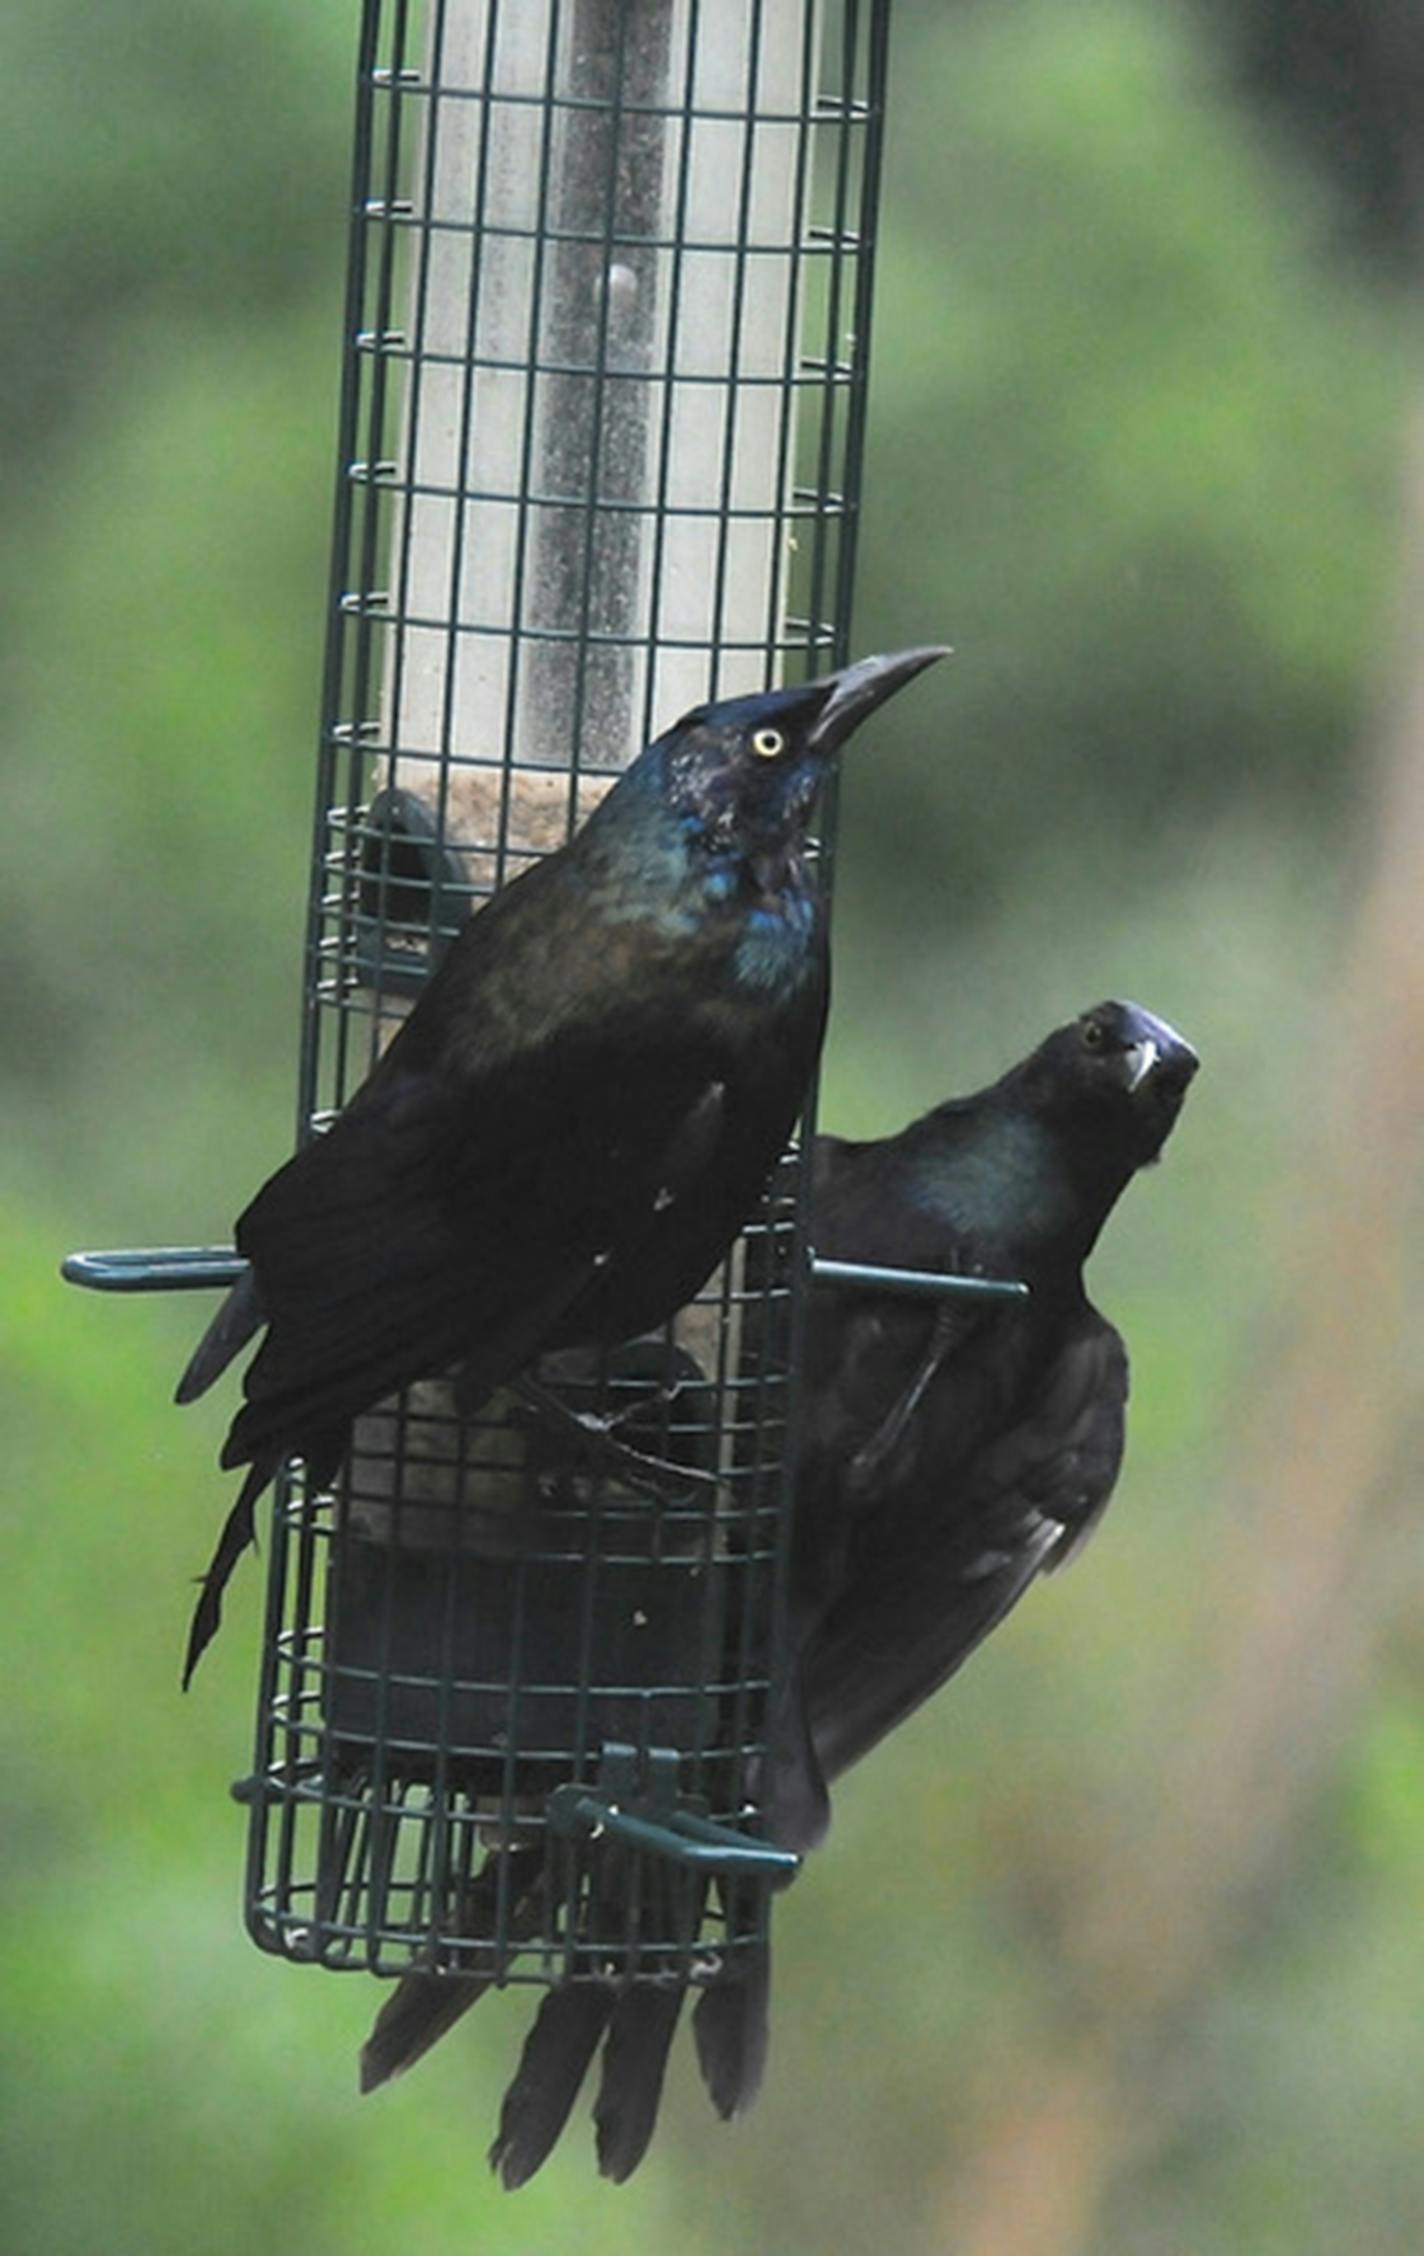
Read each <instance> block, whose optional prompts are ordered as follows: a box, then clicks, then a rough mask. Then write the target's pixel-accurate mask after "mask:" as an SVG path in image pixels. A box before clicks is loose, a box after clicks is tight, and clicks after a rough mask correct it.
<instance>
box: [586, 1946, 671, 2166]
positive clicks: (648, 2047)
mask: <svg viewBox="0 0 1424 2256" xmlns="http://www.w3.org/2000/svg"><path fill="white" fill-rule="evenodd" d="M682 1995H683V1993H682V1984H681V1983H680V1982H634V1983H633V1984H632V1985H631V1987H630V1988H628V1989H626V1990H624V1991H623V1992H622V1994H621V1995H620V1997H619V1999H618V2002H617V2004H616V2005H615V2007H614V2009H613V2018H612V2020H611V2022H610V2023H609V2028H608V2040H607V2042H606V2044H605V2045H604V2048H603V2079H602V2082H601V2083H600V2085H599V2091H598V2100H597V2103H596V2105H595V2107H594V2110H593V2120H594V2123H595V2125H596V2127H597V2137H598V2167H599V2169H600V2170H601V2171H602V2172H603V2175H604V2177H605V2178H612V2180H613V2182H614V2184H615V2185H621V2184H622V2183H623V2180H624V2179H625V2178H630V2177H631V2176H632V2175H633V2172H634V2171H635V2170H636V2169H637V2167H638V2164H639V2163H640V2162H641V2161H642V2159H643V2156H644V2155H645V2154H646V2153H647V2151H648V2142H649V2140H650V2139H651V2138H652V2135H653V2132H654V2130H655V2129H656V2127H657V2120H658V2103H659V2101H660V2100H661V2098H662V2095H663V2079H664V2077H665V2076H666V2074H667V2064H668V2053H669V2051H670V2050H671V2047H672V2040H673V2033H674V2031H675V2030H676V2028H677V2019H678V2015H679V2014H680V2013H681V2011H682Z"/></svg>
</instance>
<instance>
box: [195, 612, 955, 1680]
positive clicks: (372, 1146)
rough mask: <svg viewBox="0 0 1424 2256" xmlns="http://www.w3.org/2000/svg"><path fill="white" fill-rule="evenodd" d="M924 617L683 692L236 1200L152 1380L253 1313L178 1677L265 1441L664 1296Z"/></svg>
mask: <svg viewBox="0 0 1424 2256" xmlns="http://www.w3.org/2000/svg"><path fill="white" fill-rule="evenodd" d="M943 655H944V653H943V651H942V650H941V649H939V648H932V649H921V650H909V651H902V652H900V653H898V654H897V655H895V656H893V657H886V658H867V659H865V660H863V661H862V662H861V663H860V664H859V665H855V666H851V667H848V668H846V669H844V670H843V671H842V672H840V673H837V674H831V675H828V676H826V677H824V678H823V679H821V680H819V681H815V682H810V683H806V684H804V685H802V686H800V687H797V688H794V689H783V690H775V691H771V692H768V693H766V694H764V695H761V696H753V697H741V698H735V699H731V700H728V701H725V702H723V703H721V704H716V705H707V706H701V707H698V708H697V709H696V710H695V711H694V712H691V713H689V714H687V715H686V716H685V717H684V718H683V719H682V720H680V721H679V722H677V724H676V725H675V726H674V727H673V728H671V729H669V730H668V731H667V732H666V734H665V735H663V736H661V737H659V738H658V739H657V741H656V742H655V743H654V744H651V745H650V746H649V747H648V748H647V750H646V751H645V752H643V753H641V754H640V755H639V757H638V758H637V759H636V760H635V761H634V762H633V764H632V766H631V767H629V768H628V769H627V770H626V772H625V773H624V774H623V775H622V776H621V777H620V778H619V780H618V782H617V783H616V784H615V786H614V788H613V789H612V790H611V791H610V792H609V794H608V796H607V797H606V798H605V799H604V800H603V802H602V803H601V805H600V806H599V807H598V808H597V810H596V811H595V813H594V814H593V815H591V816H590V817H589V819H588V821H587V822H586V823H585V825H584V827H583V829H582V830H581V831H580V832H579V833H578V835H577V836H576V837H575V838H574V839H573V840H572V841H571V842H570V843H569V844H568V845H567V846H565V847H563V848H561V849H560V850H559V851H558V852H557V853H554V854H550V855H548V856H547V857H546V858H545V859H544V860H543V861H541V862H539V863H537V864H536V865H535V866H534V867H533V868H532V869H530V870H528V871H526V872H525V873H524V875H523V876H521V877H519V878H518V879H516V880H515V882H514V883H512V884H510V885H507V886H506V887H505V888H504V889H503V890H502V891H501V892H499V893H497V894H496V895H495V896H494V898H493V899H492V900H491V901H489V902H487V903H486V904H485V905H484V906H483V907H482V908H481V909H480V910H479V912H478V913H477V914H476V915H475V916H473V917H472V918H471V919H470V921H469V923H468V924H467V925H466V926H465V927H464V929H463V931H462V932H461V933H460V935H459V937H458V938H457V939H456V941H455V942H454V944H453V946H452V947H451V949H450V951H449V953H448V955H447V956H446V957H445V960H444V961H443V963H442V964H441V966H440V968H439V970H438V971H437V972H436V973H435V974H434V976H433V978H432V979H431V980H430V983H429V985H428V986H427V987H426V988H425V989H424V990H423V992H422V994H421V996H420V1000H419V1001H418V1003H417V1005H416V1007H415V1009H414V1010H413V1011H412V1013H411V1015H410V1017H409V1018H408V1019H407V1020H406V1022H405V1024H404V1025H403V1026H402V1027H401V1029H400V1031H399V1033H398V1034H397V1035H396V1037H395V1039H394V1041H393V1042H392V1043H391V1045H390V1047H389V1049H388V1050H387V1051H386V1052H385V1054H384V1056H383V1057H382V1058H381V1059H380V1062H379V1063H378V1064H377V1065H376V1067H375V1069H374V1071H373V1072H372V1073H371V1075H370V1077H369V1078H368V1079H367V1080H366V1081H365V1082H364V1083H363V1085H362V1086H361V1087H360V1088H359V1089H358V1090H357V1091H356V1094H355V1095H354V1096H353V1097H352V1099H351V1101H350V1103H349V1104H348V1105H347V1106H346V1108H345V1110H344V1111H343V1112H342V1113H341V1114H340V1115H339V1117H338V1118H337V1119H336V1121H335V1122H334V1123H333V1125H332V1127H331V1129H330V1130H329V1132H328V1133H327V1134H326V1135H325V1136H323V1137H321V1138H319V1139H318V1140H317V1141H315V1142H313V1143H311V1144H309V1145H307V1146H306V1147H305V1148H304V1149H303V1150H302V1151H299V1152H298V1153H297V1155H296V1156H295V1158H293V1159H291V1160H289V1161H288V1162H287V1164H286V1166H285V1167H282V1168H280V1169H279V1170H278V1172H277V1173H276V1174H275V1175H274V1176H273V1177H272V1178H271V1180H270V1181H269V1182H268V1183H267V1184H266V1185H265V1186H264V1187H263V1189H262V1190H261V1191H259V1193H258V1195H257V1197H256V1198H255V1199H254V1200H253V1202H252V1204H251V1205H250V1206H249V1207H248V1208H247V1210H246V1212H245V1213H244V1214H243V1215H242V1216H241V1218H240V1220H239V1222H238V1224H237V1246H238V1250H239V1252H240V1253H242V1254H243V1255H244V1256H245V1257H246V1259H247V1261H248V1263H249V1268H248V1271H247V1274H246V1276H245V1277H244V1278H243V1279H242V1281H241V1282H240V1283H239V1284H237V1285H235V1286H234V1287H233V1290H232V1292H231V1293H230V1294H229V1296H228V1298H227V1300H226V1301H225V1302H224V1304H223V1306H222V1307H221V1308H220V1309H219V1311H218V1313H217V1315H216V1317H215V1318H214V1320H213V1322H212V1324H211V1325H210V1326H209V1328H208V1330H207V1332H206V1333H205V1334H204V1336H203V1338H202V1340H201V1341H200V1342H199V1345H198V1348H197V1351H196V1353H195V1354H194V1356H193V1358H192V1361H191V1362H190V1363H189V1365H188V1368H187V1370H186V1371H185V1373H184V1375H183V1378H182V1380H181V1382H180V1384H179V1387H178V1400H179V1401H180V1402H190V1401H192V1400H193V1399H194V1397H195V1396H197V1395H200V1394H202V1393H203V1392H204V1390H205V1389H206V1388H207V1387H209V1386H211V1385H212V1383H213V1381H214V1379H216V1378H217V1377H218V1375H219V1373H220V1372H221V1371H223V1370H224V1369H225V1368H226V1366H227V1364H228V1363H229V1362H230V1361H231V1360H232V1358H233V1356H235V1355H236V1354H237V1353H238V1352H239V1350H240V1349H241V1348H243V1347H244V1346H245V1345H246V1344H247V1342H248V1340H249V1339H251V1337H252V1336H253V1334H254V1333H255V1332H257V1331H258V1330H259V1329H260V1328H261V1327H262V1326H264V1325H265V1326H266V1336H265V1338H264V1340H263V1342H262V1345H261V1346H260V1348H259V1349H258V1352H257V1354H256V1355H255V1356H254V1357H253V1359H252V1362H251V1363H250V1364H249V1366H248V1369H247V1372H246V1375H245V1378H244V1381H243V1392H244V1395H245V1398H246V1399H245V1401H244V1403H243V1406H242V1408H241V1409H240V1410H239V1412H238V1414H237V1416H236V1418H235V1419H234V1421H233V1424H232V1428H231V1431H230V1432H229V1434H228V1437H227V1442H226V1445H225V1446H224V1449H223V1452H222V1463H223V1465H224V1466H225V1467H230V1466H236V1465H246V1466H247V1467H248V1468H249V1470H248V1473H247V1476H246V1478H245V1480H244V1481H243V1484H242V1489H241V1492H240V1494H239V1496H238V1499H237V1502H236V1504H235V1505H234V1507H233V1509H232V1511H231V1513H230V1515H229V1517H228V1520H227V1524H226V1526H225V1527H224V1529H223V1532H222V1535H221V1537H220V1539H219V1542H218V1546H217V1550H216V1553H215V1554H214V1557H213V1561H212V1564H211V1566H210V1567H209V1569H208V1572H207V1574H206V1576H205V1577H204V1585H203V1591H202V1595H201V1597H200V1599H199V1602H198V1606H197V1611H196V1614H195V1617H194V1621H193V1628H192V1634H191V1637H190V1640H189V1647H188V1655H187V1662H186V1667H185V1671H184V1682H185V1684H186V1682H187V1681H188V1679H189V1678H190V1677H191V1675H192V1671H193V1668H194V1665H195V1663H196V1661H197V1659H198V1656H199V1655H200V1653H201V1652H202V1650H203V1648H204V1646H205V1645H206V1644H207V1642H208V1640H209V1639H210V1638H211V1636H212V1635H213V1633H214V1631H215V1630H216V1628H217V1626H218V1619H219V1612H220V1604H221V1597H222V1591H223V1588H224V1586H225V1584H226V1582H227V1579H228V1576H229V1575H230V1573H231V1571H232V1568H233V1565H234V1564H235V1562H236V1560H237V1558H238V1557H239V1556H240V1555H241V1553H242V1551H243V1550H244V1549H245V1548H246V1546H247V1544H248V1543H250V1541H251V1540H252V1532H253V1506H254V1504H255V1503H256V1500H257V1498H258V1497H259V1496H260V1495H261V1493H262V1491H263V1489H264V1488H265V1487H266V1486H267V1483H268V1482H269V1481H270V1480H271V1479H272V1477H273V1475H274V1474H275V1473H276V1471H277V1469H278V1467H279V1465H280V1464H281V1462H282V1460H283V1458H284V1457H286V1456H287V1455H288V1454H293V1455H299V1456H301V1457H302V1458H303V1459H304V1460H305V1462H306V1466H307V1469H308V1473H309V1474H310V1476H311V1477H312V1479H313V1480H315V1481H316V1482H318V1483H324V1482H326V1481H328V1480H329V1479H330V1478H331V1477H332V1475H333V1474H334V1473H335V1471H336V1469H337V1466H338V1465H339V1464H340V1462H341V1459H342V1457H343V1456H344V1454H345V1452H346V1449H347V1447H348V1443H349V1438H350V1430H351V1423H352V1420H353V1418H355V1417H356V1416H357V1415H359V1413H360V1412H362V1411H363V1410H365V1409H367V1408H368V1407H369V1406H370V1405H371V1404H373V1403H375V1402H377V1401H379V1400H380V1399H381V1398H382V1397H383V1396H385V1395H388V1394H391V1393H393V1392H395V1391H396V1390H397V1389H398V1388H400V1387H402V1386H404V1385H406V1384H408V1383H409V1382H411V1381H413V1380H415V1379H419V1378H432V1377H435V1376H437V1375H438V1374H439V1373H441V1372H442V1371H444V1370H446V1369H447V1368H449V1367H450V1366H451V1365H454V1364H456V1363H459V1364H461V1365H462V1367H463V1374H464V1376H463V1390H464V1399H465V1401H466V1403H467V1405H468V1406H469V1407H470V1408H471V1409H473V1408H474V1407H475V1406H476V1405H477V1404H478V1402H479V1401H480V1400H482V1399H483V1398H484V1397H485V1396H487V1395H488V1394H489V1393H490V1392H491V1391H493V1389H494V1388H496V1387H497V1386H499V1385H500V1384H502V1383H503V1382H504V1381H505V1380H507V1379H509V1378H510V1377H511V1376H513V1375H514V1374H515V1373H517V1372H520V1371H521V1370H522V1369H523V1368H524V1366H526V1365H527V1364H528V1363H529V1362H530V1361H531V1360H532V1359H533V1358H534V1357H535V1356H536V1355H537V1354H538V1353H539V1352H540V1351H541V1350H542V1349H545V1348H549V1347H558V1346H560V1345H565V1344H570V1343H585V1342H602V1341H614V1340H621V1339H625V1338H628V1337H630V1336H631V1335H632V1334H633V1333H635V1332H641V1331H646V1330H649V1329H651V1328H653V1327H654V1326H656V1325H658V1324H660V1323H662V1322H663V1321H664V1320H665V1319H666V1318H667V1317H668V1316H670V1315H671V1314H672V1313H673V1311H674V1310H675V1309H677V1308H678V1307H680V1306H681V1305H682V1304H683V1303H684V1302H685V1301H686V1300H688V1299H689V1298H690V1297H691V1296H692V1294H693V1293H694V1292H696V1291H697V1289H698V1288H699V1286H701V1285H702V1283H703V1282H704V1281H705V1279H706V1278H707V1276H708V1275H709V1274H710V1273H711V1271H712V1270H713V1268H715V1266H716V1264H717V1262H718V1260H719V1259H720V1258H721V1256H722V1254H723V1252H724V1251H725V1250H726V1247H727V1246H728V1244H729V1243H730V1241H731V1239H732V1238H733V1237H734V1236H735V1234H736V1232H737V1230H738V1229H739V1228H740V1226H741V1224H742V1222H743V1221H744V1219H745V1217H746V1215H747V1213H748V1211H749V1209H750V1208H751V1206H752V1205H753V1203H754V1201H755V1199H756V1197H757V1195H758V1193H759V1191H760V1190H761V1188H762V1186H763V1184H764V1182H765V1180H766V1178H767V1175H768V1174H769V1172H770V1170H771V1168H772V1166H773V1165H774V1163H775V1161H776V1159H777V1156H778V1154H779V1153H780V1151H781V1149H782V1146H783V1145H784V1143H785V1141H786V1138H787V1136H788V1134H789V1132H790V1130H791V1127H792V1124H793V1122H794V1120H795V1117H796V1113H797V1110H798V1108H799V1106H800V1103H801V1098H802V1095H803V1093H804V1090H805V1087H806V1083H807V1080H808V1078H809V1076H810V1073H811V1070H812V1067H813V1066H814V1064H815V1061H816V1056H817V1053H818V1051H819V1048H820V1044H821V1038H822V1034H823V1031H824V1026H825V1014H826V1005H827V945H826V933H825V925H824V920H823V916H822V911H821V908H820V905H819V903H818V900H817V896H816V892H815V889H814V886H813V884H812V882H811V880H810V877H809V875H808V872H807V868H806V862H805V853H804V849H805V843H806V825H807V821H808V819H809V816H810V812H811V806H812V802H813V800H814V799H815V796H816V792H817V789H818V787H819V785H820V783H821V781H822V778H823V776H824V775H825V772H826V769H827V765H828V762H829V760H830V757H831V755H832V753H833V752H834V751H835V750H836V749H837V747H838V746H839V745H841V744H842V743H844V742H845V740H846V738H847V737H848V736H849V735H850V734H851V733H852V731H853V730H854V729H855V728H856V727H858V726H859V724H860V723H861V722H862V721H863V720H864V719H865V718H866V717H867V715H868V714H870V713H871V712H873V711H874V710H875V709H876V707H877V706H879V705H881V704H882V703H883V702H884V701H885V699H886V698H887V697H890V696H892V695H893V694H894V692H895V691H896V690H897V689H900V688H902V687H903V686H904V685H905V683H907V682H909V681H911V680H913V678H914V677H915V675H916V674H918V673H920V672H921V671H922V670H923V669H924V668H925V667H926V666H928V665H930V664H932V663H933V661H934V660H935V659H936V658H938V657H941V656H943Z"/></svg>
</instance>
